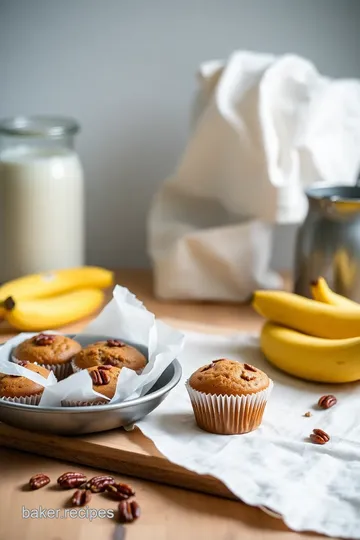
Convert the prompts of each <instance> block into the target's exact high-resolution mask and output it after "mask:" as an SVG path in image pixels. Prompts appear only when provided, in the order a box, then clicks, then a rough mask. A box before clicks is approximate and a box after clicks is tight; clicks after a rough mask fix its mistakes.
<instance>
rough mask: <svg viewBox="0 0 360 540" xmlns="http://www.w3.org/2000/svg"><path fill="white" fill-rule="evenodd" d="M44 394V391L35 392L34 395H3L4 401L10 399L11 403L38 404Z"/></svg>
mask: <svg viewBox="0 0 360 540" xmlns="http://www.w3.org/2000/svg"><path fill="white" fill-rule="evenodd" d="M41 396H42V392H39V393H38V394H33V395H32V396H21V397H1V398H0V399H2V400H3V401H10V402H11V403H23V404H25V405H38V404H39V402H40V399H41Z"/></svg>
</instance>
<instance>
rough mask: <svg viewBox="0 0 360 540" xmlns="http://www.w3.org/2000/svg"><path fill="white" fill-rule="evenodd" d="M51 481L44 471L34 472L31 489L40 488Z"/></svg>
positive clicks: (30, 483) (30, 484)
mask: <svg viewBox="0 0 360 540" xmlns="http://www.w3.org/2000/svg"><path fill="white" fill-rule="evenodd" d="M49 483H50V478H49V477H48V476H46V474H44V473H38V474H34V476H32V477H31V478H30V480H29V486H30V489H40V488H42V487H44V486H47V484H49Z"/></svg>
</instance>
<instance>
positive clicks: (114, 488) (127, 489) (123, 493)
mask: <svg viewBox="0 0 360 540" xmlns="http://www.w3.org/2000/svg"><path fill="white" fill-rule="evenodd" d="M106 491H107V492H108V493H109V494H110V495H111V496H112V497H113V498H114V499H117V500H118V501H124V500H125V499H129V498H130V497H133V496H134V495H135V491H134V490H133V488H132V487H131V486H129V485H128V484H121V483H120V482H119V483H116V484H111V485H108V486H106Z"/></svg>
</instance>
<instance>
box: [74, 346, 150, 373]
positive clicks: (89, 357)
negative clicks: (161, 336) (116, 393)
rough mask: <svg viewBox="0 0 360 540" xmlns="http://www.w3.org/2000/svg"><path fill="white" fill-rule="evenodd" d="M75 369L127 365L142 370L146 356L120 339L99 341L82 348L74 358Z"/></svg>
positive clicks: (138, 370)
mask: <svg viewBox="0 0 360 540" xmlns="http://www.w3.org/2000/svg"><path fill="white" fill-rule="evenodd" d="M72 364H73V370H74V371H80V370H81V369H87V368H89V367H94V366H103V365H109V366H115V367H118V368H121V367H127V368H129V369H133V370H134V371H137V372H141V371H142V370H143V369H144V367H145V365H146V358H145V356H144V355H143V354H142V353H141V352H140V351H138V350H137V349H135V347H131V345H127V344H126V343H124V342H122V341H120V340H119V339H108V340H107V341H97V342H96V343H92V344H91V345H88V346H87V347H85V348H84V349H82V350H81V351H80V352H79V353H78V354H77V355H76V356H75V358H74V359H73V363H72Z"/></svg>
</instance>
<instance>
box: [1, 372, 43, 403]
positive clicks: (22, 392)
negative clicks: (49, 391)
mask: <svg viewBox="0 0 360 540" xmlns="http://www.w3.org/2000/svg"><path fill="white" fill-rule="evenodd" d="M21 365H22V366H24V367H25V368H26V369H28V370H29V371H33V372H34V373H38V374H39V375H41V376H42V377H45V378H46V379H47V378H48V376H49V374H50V372H49V370H48V369H46V368H44V367H42V366H38V365H36V364H31V363H30V362H21ZM43 391H44V387H43V386H42V385H41V384H38V383H36V382H34V381H31V380H30V379H28V378H27V377H25V376H22V375H6V374H4V373H0V399H3V400H5V401H12V402H15V403H26V404H27V405H37V404H38V403H39V401H40V398H41V396H42V393H43Z"/></svg>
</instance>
